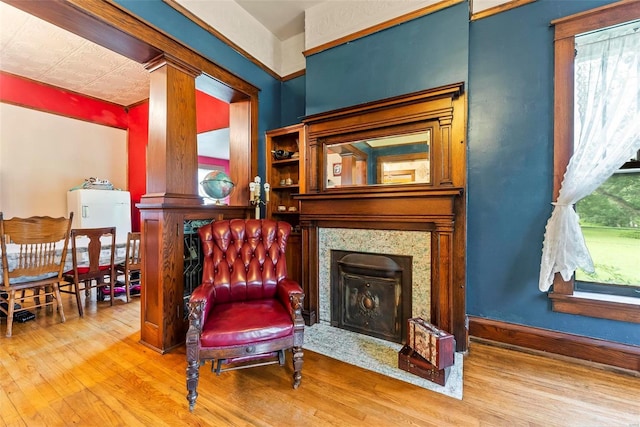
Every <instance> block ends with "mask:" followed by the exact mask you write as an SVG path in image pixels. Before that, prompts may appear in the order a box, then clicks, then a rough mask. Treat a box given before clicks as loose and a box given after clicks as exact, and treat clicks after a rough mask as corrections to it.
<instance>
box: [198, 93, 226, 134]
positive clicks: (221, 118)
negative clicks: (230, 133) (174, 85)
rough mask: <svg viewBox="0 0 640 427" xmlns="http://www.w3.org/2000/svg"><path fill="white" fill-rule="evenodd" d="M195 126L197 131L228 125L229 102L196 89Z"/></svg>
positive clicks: (206, 130)
mask: <svg viewBox="0 0 640 427" xmlns="http://www.w3.org/2000/svg"><path fill="white" fill-rule="evenodd" d="M196 127H197V131H198V133H202V132H208V131H210V130H216V129H224V128H228V127H229V104H227V103H226V102H224V101H220V100H219V99H217V98H214V97H212V96H209V95H207V94H206V93H204V92H200V91H199V90H198V91H196Z"/></svg>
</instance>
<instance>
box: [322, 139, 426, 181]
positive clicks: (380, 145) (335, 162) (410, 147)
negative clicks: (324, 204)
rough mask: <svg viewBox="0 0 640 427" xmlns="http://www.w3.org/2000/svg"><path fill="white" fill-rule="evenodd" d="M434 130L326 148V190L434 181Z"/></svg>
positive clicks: (329, 145) (362, 140)
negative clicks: (432, 147) (431, 163)
mask: <svg viewBox="0 0 640 427" xmlns="http://www.w3.org/2000/svg"><path fill="white" fill-rule="evenodd" d="M430 143H431V129H427V130H424V131H419V132H412V133H406V134H400V135H392V136H382V137H377V138H366V139H359V140H357V141H352V142H341V143H335V144H326V145H325V146H324V150H325V152H324V158H325V167H326V171H325V176H326V177H327V180H326V182H325V186H326V188H340V187H350V186H368V185H384V184H417V183H422V184H426V183H428V182H430V167H429V166H430V165H429V146H430Z"/></svg>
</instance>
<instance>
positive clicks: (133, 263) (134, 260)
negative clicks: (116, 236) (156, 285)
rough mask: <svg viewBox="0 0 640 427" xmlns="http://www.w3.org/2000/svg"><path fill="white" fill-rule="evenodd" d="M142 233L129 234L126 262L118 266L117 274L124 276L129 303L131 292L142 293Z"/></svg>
mask: <svg viewBox="0 0 640 427" xmlns="http://www.w3.org/2000/svg"><path fill="white" fill-rule="evenodd" d="M140 238H141V235H140V232H129V233H128V234H127V249H126V254H125V259H124V262H121V263H119V264H116V272H118V273H119V274H120V275H122V276H124V288H125V292H126V295H127V302H129V301H130V299H131V290H137V291H138V293H139V292H140V283H141V281H140V270H141V268H142V265H141V262H142V259H141V258H140Z"/></svg>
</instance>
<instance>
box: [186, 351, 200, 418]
mask: <svg viewBox="0 0 640 427" xmlns="http://www.w3.org/2000/svg"><path fill="white" fill-rule="evenodd" d="M199 371H200V363H198V361H197V360H189V363H188V365H187V392H188V393H187V400H188V401H189V411H191V412H193V408H194V407H195V406H196V399H197V398H198V392H197V388H198V378H199V376H200V372H199Z"/></svg>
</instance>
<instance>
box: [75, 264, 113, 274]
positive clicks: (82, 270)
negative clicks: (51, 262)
mask: <svg viewBox="0 0 640 427" xmlns="http://www.w3.org/2000/svg"><path fill="white" fill-rule="evenodd" d="M98 270H99V271H109V270H111V266H110V265H100V266H98ZM88 272H89V266H88V265H86V266H82V265H79V266H78V274H85V273H88ZM64 275H65V276H73V270H69V271H65V272H64Z"/></svg>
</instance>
